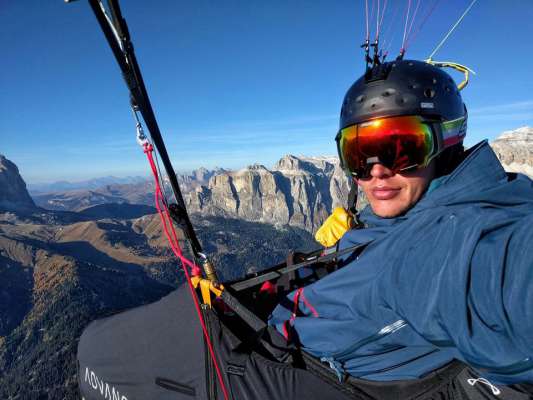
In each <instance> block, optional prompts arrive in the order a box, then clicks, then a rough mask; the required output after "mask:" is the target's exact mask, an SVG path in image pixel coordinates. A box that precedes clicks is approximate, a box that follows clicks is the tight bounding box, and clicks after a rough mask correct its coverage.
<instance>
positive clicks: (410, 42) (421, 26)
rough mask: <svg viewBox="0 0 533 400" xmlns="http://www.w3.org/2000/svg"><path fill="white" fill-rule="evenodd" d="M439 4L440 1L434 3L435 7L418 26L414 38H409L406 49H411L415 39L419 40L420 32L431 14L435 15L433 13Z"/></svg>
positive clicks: (432, 7) (433, 6)
mask: <svg viewBox="0 0 533 400" xmlns="http://www.w3.org/2000/svg"><path fill="white" fill-rule="evenodd" d="M439 2H440V0H435V1H434V2H433V5H432V6H431V7H430V8H429V10H428V12H427V13H426V15H425V16H424V18H423V19H422V22H421V23H420V25H418V27H417V28H416V30H415V31H414V33H413V36H412V37H411V36H409V38H407V43H406V44H405V46H406V47H409V46H410V45H411V44H412V43H413V42H414V41H415V39H416V38H417V36H418V34H419V33H420V31H421V30H422V28H423V27H424V25H425V24H426V22H427V20H428V19H429V16H430V15H431V14H433V11H435V9H436V8H437V5H438V4H439Z"/></svg>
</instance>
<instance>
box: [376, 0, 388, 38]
mask: <svg viewBox="0 0 533 400" xmlns="http://www.w3.org/2000/svg"><path fill="white" fill-rule="evenodd" d="M387 3H388V1H387V0H385V3H384V5H383V11H382V13H381V18H380V21H379V25H378V29H377V33H376V40H377V39H379V34H380V32H381V26H382V25H383V18H384V17H385V11H386V10H387Z"/></svg>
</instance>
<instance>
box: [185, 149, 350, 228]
mask: <svg viewBox="0 0 533 400" xmlns="http://www.w3.org/2000/svg"><path fill="white" fill-rule="evenodd" d="M348 192H349V186H348V179H347V178H346V176H345V175H344V173H343V172H342V170H341V169H340V167H339V163H338V160H337V159H336V158H334V157H315V158H303V157H295V156H292V155H287V156H285V157H283V158H282V159H281V160H279V161H278V162H277V163H276V164H275V165H274V167H273V168H272V169H271V170H269V169H267V168H266V167H264V166H263V165H257V164H256V165H252V166H249V167H247V168H245V169H242V170H240V171H233V172H225V173H222V174H218V175H215V176H213V177H211V179H210V180H209V183H208V184H207V186H203V185H201V186H199V187H197V188H196V189H195V190H193V191H191V192H189V193H186V195H185V198H186V201H187V207H188V209H189V210H190V211H191V212H200V213H202V214H209V215H218V216H228V217H235V218H242V219H246V220H248V221H257V222H268V223H273V224H283V225H284V224H289V225H292V226H296V227H300V228H304V229H306V230H308V231H314V230H316V229H317V228H318V227H319V226H320V225H321V224H322V222H323V221H324V219H325V218H326V217H327V216H328V215H329V213H330V212H331V210H332V208H333V207H335V206H338V205H344V204H345V203H346V199H347V196H348Z"/></svg>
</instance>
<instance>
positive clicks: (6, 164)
mask: <svg viewBox="0 0 533 400" xmlns="http://www.w3.org/2000/svg"><path fill="white" fill-rule="evenodd" d="M0 188H1V190H0V211H1V210H31V209H34V208H35V203H34V202H33V200H32V198H31V197H30V195H29V193H28V190H27V189H26V183H25V182H24V181H23V180H22V178H21V176H20V174H19V170H18V168H17V166H16V165H15V164H13V163H12V162H11V161H9V160H8V159H7V158H5V157H4V156H3V155H1V154H0Z"/></svg>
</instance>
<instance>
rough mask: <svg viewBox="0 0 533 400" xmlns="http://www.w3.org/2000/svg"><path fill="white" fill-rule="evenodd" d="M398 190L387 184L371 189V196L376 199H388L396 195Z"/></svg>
mask: <svg viewBox="0 0 533 400" xmlns="http://www.w3.org/2000/svg"><path fill="white" fill-rule="evenodd" d="M400 190H401V189H399V188H393V187H389V186H382V187H375V188H374V189H372V196H373V197H374V198H375V199H377V200H390V199H392V198H394V197H396V196H397V195H398V194H399V193H400Z"/></svg>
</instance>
